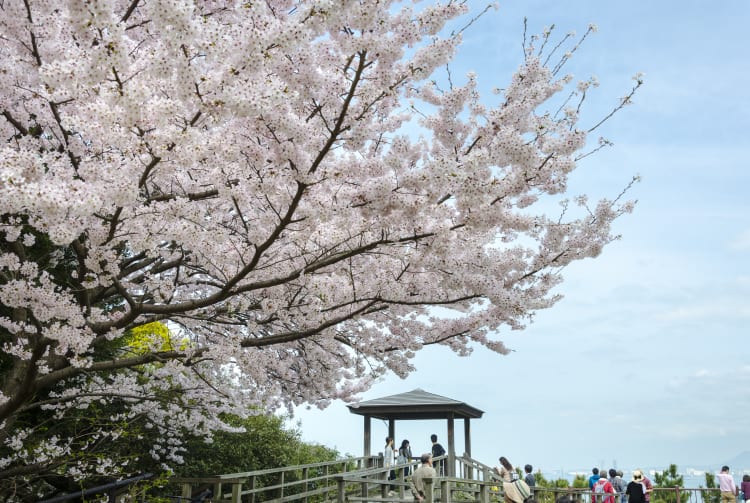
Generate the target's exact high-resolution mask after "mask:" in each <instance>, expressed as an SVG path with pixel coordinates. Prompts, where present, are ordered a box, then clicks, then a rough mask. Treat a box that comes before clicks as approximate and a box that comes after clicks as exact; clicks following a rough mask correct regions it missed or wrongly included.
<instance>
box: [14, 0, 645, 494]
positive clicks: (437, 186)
mask: <svg viewBox="0 0 750 503" xmlns="http://www.w3.org/2000/svg"><path fill="white" fill-rule="evenodd" d="M467 15H468V16H471V15H473V14H471V13H468V8H467V5H466V3H465V2H462V1H453V0H449V1H447V2H442V3H438V2H429V3H428V4H426V5H421V4H419V3H417V4H412V3H409V2H407V3H404V4H401V3H397V2H391V1H382V0H377V1H376V0H362V1H358V2H347V1H336V0H334V1H332V0H317V1H316V0H312V1H294V0H278V1H277V0H273V1H268V2H248V1H239V0H237V1H231V0H229V1H223V2H219V1H211V0H203V1H199V0H192V1H191V0H97V1H93V2H78V1H69V2H48V1H38V0H5V1H4V2H0V33H1V34H2V35H0V138H1V139H2V143H0V343H2V354H0V480H5V481H13V482H11V483H16V482H17V481H18V480H28V479H29V478H30V477H43V476H54V475H56V474H61V473H64V474H65V475H66V476H68V477H74V478H83V477H85V476H87V474H92V473H94V474H95V473H101V472H103V471H107V472H115V471H117V470H122V471H124V472H127V471H128V470H130V469H131V468H130V467H132V465H129V464H128V463H129V460H128V459H115V458H113V457H112V456H109V455H108V451H107V445H108V442H112V441H116V440H118V439H120V440H122V438H123V435H126V434H128V432H129V431H130V432H132V431H133V428H134V425H136V424H137V425H139V426H138V427H139V428H147V429H153V430H155V431H157V432H158V433H159V435H158V436H157V438H158V439H160V441H157V442H156V443H155V444H153V445H149V446H147V448H148V450H149V452H148V453H147V454H148V455H150V456H151V457H152V458H154V459H156V460H159V462H160V463H163V465H164V467H168V466H170V465H172V464H174V463H176V462H179V461H180V452H181V449H182V444H181V442H180V438H181V435H182V434H183V433H184V432H190V433H192V434H194V435H204V436H206V437H208V438H210V436H211V435H212V433H213V432H215V431H233V430H235V429H236V428H235V427H234V426H233V425H231V424H226V423H225V422H224V421H222V417H224V416H223V415H224V414H232V415H236V416H238V417H244V416H247V415H248V414H253V413H256V412H255V411H258V410H265V411H273V410H276V409H277V408H279V407H284V406H286V407H291V406H293V405H296V404H303V403H309V404H312V405H314V406H321V407H323V406H325V405H327V404H328V403H329V402H330V401H331V400H335V399H344V400H353V399H355V398H356V397H357V394H358V393H360V392H361V391H363V390H366V389H367V388H368V387H369V386H370V385H371V384H372V382H373V380H374V379H376V378H377V377H379V376H381V375H382V374H383V373H384V372H388V371H391V372H394V373H395V374H397V375H399V376H406V375H407V374H408V373H409V372H410V371H412V370H413V368H412V366H411V364H410V360H411V359H412V358H413V356H414V355H415V353H416V352H417V351H419V350H420V349H422V348H424V347H426V346H430V345H444V346H447V347H449V348H450V349H452V350H453V351H455V352H456V353H458V354H459V355H466V354H468V353H469V352H471V350H472V349H473V348H474V347H477V346H484V347H486V348H488V349H489V350H491V351H495V352H497V353H506V352H507V351H508V349H507V348H506V346H505V345H504V344H503V342H502V334H503V333H504V332H505V331H506V330H509V329H511V330H513V329H521V328H523V327H524V326H525V324H526V323H527V322H528V320H529V318H530V316H531V315H532V314H533V313H534V312H536V311H538V310H540V309H545V308H549V307H550V306H552V305H553V304H554V303H555V302H556V301H557V300H558V299H559V295H557V294H555V293H553V292H552V289H553V288H554V287H555V286H556V285H558V284H559V283H560V282H561V281H562V275H561V271H562V269H563V268H564V267H565V266H566V265H568V264H570V263H571V262H574V261H577V260H581V259H583V258H586V257H594V256H596V255H598V254H599V253H600V252H601V250H602V248H603V247H604V246H605V245H607V244H608V243H609V242H611V241H612V240H613V239H615V236H613V234H612V232H611V224H612V222H613V221H614V219H616V218H617V217H618V216H619V215H621V214H622V213H623V212H626V211H629V210H630V209H631V204H630V203H629V202H621V201H618V199H614V200H601V201H599V202H596V203H589V202H588V200H587V199H586V197H584V196H581V197H575V198H572V199H571V200H570V201H567V200H563V206H564V207H565V208H568V207H570V208H573V207H575V206H579V207H580V208H582V209H583V210H584V211H582V212H580V213H575V212H572V211H570V212H565V211H563V212H562V215H560V214H555V215H548V214H547V212H546V211H544V207H543V206H540V205H539V204H537V203H539V202H540V201H544V200H545V198H548V197H560V198H562V197H564V194H565V191H566V190H567V180H568V176H569V174H570V173H571V172H572V171H573V170H574V169H575V168H576V166H577V162H578V160H579V159H580V158H582V157H584V156H586V155H588V153H590V151H591V150H596V149H598V148H599V147H598V146H596V145H594V146H592V145H591V142H588V143H587V138H588V136H590V135H591V132H592V131H594V130H595V129H596V128H597V127H598V126H599V124H600V122H599V123H595V124H583V125H580V124H579V119H578V118H579V111H580V105H581V104H582V103H583V100H584V98H585V95H586V92H588V89H589V87H590V86H591V84H592V83H593V82H592V81H586V82H581V83H579V84H578V86H577V87H575V86H573V83H572V77H570V76H568V75H565V74H564V73H563V72H562V70H563V68H564V65H565V62H566V61H567V60H568V59H569V58H570V57H571V55H572V52H574V51H575V47H577V46H575V47H574V48H573V49H572V50H569V51H568V52H563V51H564V50H565V49H564V47H563V48H560V47H559V46H558V45H555V44H554V43H549V44H547V42H548V41H549V38H550V32H545V33H543V34H542V35H540V36H538V37H533V38H530V39H529V41H528V43H527V44H526V46H525V57H524V58H523V61H521V65H520V67H519V68H518V70H517V71H516V72H515V73H514V74H513V75H512V76H511V77H510V78H509V80H508V82H507V85H505V87H504V88H503V89H502V90H499V91H498V94H497V96H495V97H493V98H491V99H486V98H482V97H481V96H480V94H479V91H478V88H477V87H478V86H477V78H476V76H475V75H473V74H471V75H469V76H467V78H466V79H464V80H463V81H461V82H458V81H455V80H456V79H455V78H450V79H448V80H447V81H446V79H444V78H442V77H440V76H438V74H439V73H440V71H442V70H441V69H442V68H444V67H445V66H446V65H447V64H449V63H450V61H451V59H452V58H453V56H454V54H455V51H456V48H457V47H458V45H459V44H460V42H461V35H462V31H461V30H453V31H451V29H450V27H449V26H453V25H449V24H448V23H451V22H454V20H456V19H458V18H461V17H462V16H467ZM462 25H463V26H465V25H471V22H470V19H468V18H467V19H464V20H463V21H461V22H460V23H458V24H456V26H462ZM590 30H591V28H590ZM590 30H589V31H590ZM589 31H587V32H586V34H588V33H589ZM584 37H585V35H584ZM436 72H437V73H436ZM438 82H446V85H439V84H438ZM569 84H570V86H569ZM638 85H640V81H638V83H637V84H636V86H635V87H636V88H637V86H638ZM556 96H558V97H560V99H559V101H558V102H554V100H555V99H556V98H555V97H556ZM630 96H632V93H631V94H630V95H628V96H627V97H625V98H622V99H621V101H620V102H618V103H615V105H614V106H613V109H614V111H616V110H619V109H620V108H621V107H622V106H623V105H625V104H627V103H628V102H629V100H630ZM550 100H553V101H550ZM560 102H561V103H562V105H561V106H558V103H560ZM551 103H555V104H554V105H550V104H551ZM606 118H607V117H605V118H604V119H606ZM415 131H416V132H415ZM605 143H606V142H605ZM156 322H159V323H161V324H162V325H163V326H165V327H167V328H168V330H166V331H164V330H161V329H160V331H161V335H158V334H156V335H154V336H153V337H151V338H149V337H145V338H144V337H143V333H142V332H143V329H141V328H139V327H143V326H145V325H149V324H153V323H156ZM151 326H152V327H153V326H154V325H151ZM139 330H141V335H140V336H138V333H139ZM146 333H152V334H153V331H152V332H149V331H148V330H146ZM134 334H135V335H134ZM165 334H166V335H165ZM165 337H166V338H165ZM82 418H87V419H86V421H85V423H82V426H81V428H77V427H74V425H76V424H77V421H79V420H81V419H82ZM60 425H68V426H67V427H65V428H63V427H61V426H60Z"/></svg>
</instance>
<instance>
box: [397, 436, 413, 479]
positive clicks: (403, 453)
mask: <svg viewBox="0 0 750 503" xmlns="http://www.w3.org/2000/svg"><path fill="white" fill-rule="evenodd" d="M410 461H411V446H410V445H409V441H408V440H406V439H404V440H402V441H401V447H399V448H398V458H396V464H398V465H402V466H403V467H404V477H407V476H408V475H409V473H410V472H411V466H410V465H409V462H410Z"/></svg>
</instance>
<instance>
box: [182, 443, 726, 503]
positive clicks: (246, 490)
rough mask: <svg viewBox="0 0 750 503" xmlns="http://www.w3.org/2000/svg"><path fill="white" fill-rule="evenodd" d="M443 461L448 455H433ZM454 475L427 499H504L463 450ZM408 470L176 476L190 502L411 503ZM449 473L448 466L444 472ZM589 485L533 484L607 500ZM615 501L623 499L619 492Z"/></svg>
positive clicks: (670, 495) (563, 499)
mask: <svg viewBox="0 0 750 503" xmlns="http://www.w3.org/2000/svg"><path fill="white" fill-rule="evenodd" d="M440 460H445V461H444V462H445V463H448V457H447V456H440V457H439V458H435V461H436V462H437V461H440ZM454 462H455V465H454V466H452V467H449V468H452V469H453V470H452V472H453V473H455V474H456V475H457V476H456V477H450V476H448V477H437V478H435V479H425V487H426V491H425V492H426V498H425V503H457V502H460V503H502V502H503V499H504V495H503V491H502V482H500V481H499V480H498V478H497V475H496V474H495V473H494V468H493V467H490V466H488V465H485V464H483V463H481V462H479V461H477V460H475V459H472V458H471V457H469V456H467V455H466V454H464V455H463V456H461V457H456V458H455V459H454ZM407 466H408V467H409V468H410V470H409V471H412V472H413V470H414V469H415V468H416V467H417V466H418V462H417V461H411V462H410V463H408V464H407V465H398V466H396V467H393V468H394V470H395V471H396V474H397V477H396V479H395V480H389V479H388V476H389V473H390V472H391V469H392V468H391V467H389V468H385V467H384V466H383V458H382V456H368V457H359V458H349V459H342V460H337V461H332V462H326V463H314V464H308V465H299V466H290V467H283V468H276V469H269V470H256V471H250V472H242V473H230V474H224V475H218V476H216V477H208V478H191V479H185V478H182V479H174V480H173V481H175V482H178V483H180V484H181V488H182V489H181V491H182V496H181V497H180V499H181V500H187V501H189V500H190V498H191V496H192V495H193V493H194V492H195V491H200V490H205V489H206V488H210V489H211V490H212V492H213V495H214V496H213V499H212V502H213V503H292V502H294V503H323V502H331V503H332V502H336V503H364V502H372V501H377V502H378V503H381V502H385V503H389V502H403V501H409V502H412V501H414V498H413V496H412V494H411V490H410V488H409V483H408V478H407V477H405V476H404V468H405V467H407ZM446 472H449V470H446ZM718 495H719V491H718V489H684V488H671V489H661V488H657V489H655V490H654V493H652V497H651V501H652V503H718V501H719V500H718ZM593 496H594V499H593V500H592V492H591V490H589V489H588V488H586V489H578V488H572V487H565V488H543V487H535V488H534V492H533V499H534V503H607V500H604V499H603V498H604V497H605V496H606V495H601V494H595V495H593ZM615 503H623V502H622V501H621V496H620V495H619V494H617V495H615Z"/></svg>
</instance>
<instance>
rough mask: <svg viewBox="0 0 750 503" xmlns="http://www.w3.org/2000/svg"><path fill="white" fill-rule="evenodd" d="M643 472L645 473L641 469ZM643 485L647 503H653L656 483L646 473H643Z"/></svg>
mask: <svg viewBox="0 0 750 503" xmlns="http://www.w3.org/2000/svg"><path fill="white" fill-rule="evenodd" d="M641 473H643V472H642V471H641ZM643 487H644V488H645V494H644V495H643V497H644V498H645V500H646V503H651V493H652V492H654V484H652V483H651V479H649V478H648V477H646V474H645V473H643Z"/></svg>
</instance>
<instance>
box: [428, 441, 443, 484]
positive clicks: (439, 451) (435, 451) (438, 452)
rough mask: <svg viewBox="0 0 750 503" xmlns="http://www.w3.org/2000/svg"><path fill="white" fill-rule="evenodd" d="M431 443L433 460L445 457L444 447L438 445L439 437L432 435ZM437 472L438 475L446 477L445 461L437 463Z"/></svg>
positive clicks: (441, 460)
mask: <svg viewBox="0 0 750 503" xmlns="http://www.w3.org/2000/svg"><path fill="white" fill-rule="evenodd" d="M430 441H431V442H432V458H433V459H435V458H437V457H438V456H444V455H445V449H443V446H442V445H440V444H439V443H438V437H437V435H435V434H434V433H433V434H432V435H430ZM436 467H437V470H436V471H437V472H438V475H445V460H444V459H440V460H438V461H437V465H436Z"/></svg>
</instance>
